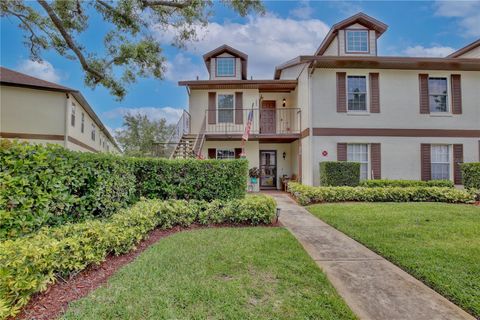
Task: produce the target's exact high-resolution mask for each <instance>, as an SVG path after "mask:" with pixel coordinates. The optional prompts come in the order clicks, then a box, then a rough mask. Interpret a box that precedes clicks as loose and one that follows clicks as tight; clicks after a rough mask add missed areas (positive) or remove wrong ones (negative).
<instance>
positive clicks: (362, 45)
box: [346, 30, 368, 53]
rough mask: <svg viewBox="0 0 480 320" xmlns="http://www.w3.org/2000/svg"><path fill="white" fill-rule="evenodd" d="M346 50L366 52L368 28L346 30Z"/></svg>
mask: <svg viewBox="0 0 480 320" xmlns="http://www.w3.org/2000/svg"><path fill="white" fill-rule="evenodd" d="M346 39H347V41H346V42H347V50H346V51H347V52H352V53H356V52H360V53H368V30H347V31H346Z"/></svg>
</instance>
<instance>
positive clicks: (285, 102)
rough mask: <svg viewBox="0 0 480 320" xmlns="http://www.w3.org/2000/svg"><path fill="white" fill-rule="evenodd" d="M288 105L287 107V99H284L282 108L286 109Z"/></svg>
mask: <svg viewBox="0 0 480 320" xmlns="http://www.w3.org/2000/svg"><path fill="white" fill-rule="evenodd" d="M286 105H287V99H285V98H283V101H282V106H283V107H284V108H285V106H286Z"/></svg>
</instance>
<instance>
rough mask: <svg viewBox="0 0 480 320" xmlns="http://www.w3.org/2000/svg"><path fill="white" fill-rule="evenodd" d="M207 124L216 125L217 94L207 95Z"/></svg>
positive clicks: (210, 93)
mask: <svg viewBox="0 0 480 320" xmlns="http://www.w3.org/2000/svg"><path fill="white" fill-rule="evenodd" d="M207 113H208V124H216V123H217V93H216V92H209V93H208V111H207Z"/></svg>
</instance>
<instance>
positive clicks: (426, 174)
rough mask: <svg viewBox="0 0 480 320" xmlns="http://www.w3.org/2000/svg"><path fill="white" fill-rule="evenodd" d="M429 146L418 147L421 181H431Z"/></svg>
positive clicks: (423, 144)
mask: <svg viewBox="0 0 480 320" xmlns="http://www.w3.org/2000/svg"><path fill="white" fill-rule="evenodd" d="M430 149H431V147H430V145H429V144H426V143H422V144H421V146H420V161H421V164H420V167H421V171H422V172H421V178H422V180H423V181H428V180H432V162H431V154H430Z"/></svg>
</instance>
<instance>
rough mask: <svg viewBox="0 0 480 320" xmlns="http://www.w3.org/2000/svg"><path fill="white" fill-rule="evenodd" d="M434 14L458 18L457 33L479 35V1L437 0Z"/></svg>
mask: <svg viewBox="0 0 480 320" xmlns="http://www.w3.org/2000/svg"><path fill="white" fill-rule="evenodd" d="M435 14H436V15H437V16H441V17H449V18H457V19H459V22H458V24H459V25H460V27H461V28H462V30H459V31H457V33H458V34H462V33H464V34H465V35H466V36H473V37H478V36H480V1H437V2H436V11H435Z"/></svg>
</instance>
